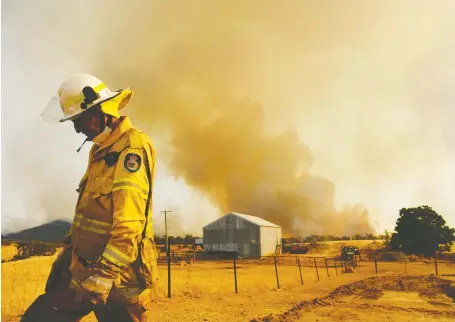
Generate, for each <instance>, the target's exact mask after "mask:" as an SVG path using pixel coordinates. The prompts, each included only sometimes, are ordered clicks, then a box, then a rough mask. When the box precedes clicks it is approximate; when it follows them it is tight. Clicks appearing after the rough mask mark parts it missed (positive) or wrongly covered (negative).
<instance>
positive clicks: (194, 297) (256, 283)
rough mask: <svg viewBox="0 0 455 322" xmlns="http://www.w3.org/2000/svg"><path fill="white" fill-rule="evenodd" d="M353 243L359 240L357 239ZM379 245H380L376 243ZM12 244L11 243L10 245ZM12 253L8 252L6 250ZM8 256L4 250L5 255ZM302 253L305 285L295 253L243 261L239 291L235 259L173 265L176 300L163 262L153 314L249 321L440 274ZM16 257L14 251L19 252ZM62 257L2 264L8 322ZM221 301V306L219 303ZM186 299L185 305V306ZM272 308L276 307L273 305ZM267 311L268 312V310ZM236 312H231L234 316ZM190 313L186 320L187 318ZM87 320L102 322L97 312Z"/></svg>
mask: <svg viewBox="0 0 455 322" xmlns="http://www.w3.org/2000/svg"><path fill="white" fill-rule="evenodd" d="M341 244H342V243H340V242H331V243H328V245H329V246H330V247H329V248H326V249H325V250H324V252H323V253H322V254H325V255H326V256H330V255H332V256H333V255H335V254H337V252H338V251H339V247H340V246H341ZM349 244H353V243H352V241H351V243H349ZM371 244H372V241H359V242H358V243H355V244H354V245H356V246H359V247H361V248H362V247H363V248H365V247H371ZM373 245H374V244H373ZM8 247H9V246H8ZM5 253H6V252H5ZM3 255H4V253H3V251H2V256H3ZM315 255H317V256H320V255H321V253H315V254H306V255H301V256H299V258H300V259H301V261H300V262H301V271H302V279H303V281H304V285H303V286H302V284H301V279H300V273H299V267H298V266H297V264H296V260H295V259H296V257H295V256H288V257H287V258H284V257H283V258H279V260H278V265H277V270H278V278H279V284H280V288H279V289H278V287H277V279H276V272H275V266H274V265H273V260H271V259H265V260H261V261H259V260H249V261H246V260H243V261H242V260H238V261H237V285H238V292H239V293H238V294H235V284H234V271H233V263H232V261H218V262H216V261H212V262H206V261H197V262H196V263H193V264H188V263H184V262H182V263H173V264H172V271H171V273H172V274H171V275H172V277H171V281H172V298H171V299H168V298H167V271H166V268H167V267H166V266H165V265H159V269H160V283H159V285H158V287H157V288H156V290H155V303H154V306H153V317H154V320H156V321H203V320H204V319H206V321H225V320H226V318H227V316H229V320H230V321H248V319H253V318H254V317H258V316H263V315H264V313H266V311H267V312H268V313H279V312H283V311H285V310H288V309H289V308H290V307H292V305H295V304H296V303H297V302H296V301H298V300H309V299H312V298H313V297H314V296H316V295H318V294H320V295H323V294H325V293H327V292H329V291H331V290H332V289H333V288H334V287H337V286H339V285H342V284H343V283H348V282H351V281H355V280H358V279H361V278H366V277H370V276H379V275H397V274H398V275H414V276H418V275H430V274H434V273H435V267H434V264H433V263H432V262H426V263H425V262H423V263H422V262H407V263H406V264H405V263H404V262H402V263H399V262H380V263H378V274H376V267H375V265H374V262H360V266H359V267H358V268H357V269H356V271H355V272H354V273H351V274H342V272H341V269H340V268H339V267H337V269H335V267H334V266H333V264H331V263H330V261H329V264H328V265H329V267H328V268H326V267H325V261H324V258H319V259H317V266H318V269H317V270H316V267H314V261H313V259H312V258H311V257H310V256H315ZM13 256H14V255H13ZM55 257H56V256H46V257H32V258H29V259H25V260H20V261H11V262H5V263H2V321H11V322H12V321H19V316H20V314H22V312H24V310H25V309H26V307H27V306H28V305H29V304H30V303H31V302H32V301H33V300H34V299H35V298H36V297H37V296H38V295H39V294H41V293H42V292H43V291H44V284H45V281H46V279H47V276H48V274H49V270H50V267H51V263H52V262H53V260H54V259H55ZM438 271H439V275H451V274H452V275H453V274H455V267H454V265H453V264H449V263H439V266H438ZM214 301H216V303H217V305H214V303H215V302H214ZM183 303H185V305H182V304H183ZM271 308H272V309H271ZM268 313H267V314H268ZM229 314H230V315H229ZM183 317H184V318H183ZM84 321H96V320H95V319H94V316H93V315H90V316H87V317H86V318H84Z"/></svg>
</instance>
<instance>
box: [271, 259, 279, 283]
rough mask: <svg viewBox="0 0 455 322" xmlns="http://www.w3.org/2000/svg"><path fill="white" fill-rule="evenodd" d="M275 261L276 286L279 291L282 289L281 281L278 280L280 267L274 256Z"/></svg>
mask: <svg viewBox="0 0 455 322" xmlns="http://www.w3.org/2000/svg"><path fill="white" fill-rule="evenodd" d="M273 261H274V262H275V275H276V285H277V286H278V289H279V288H280V280H279V278H278V267H277V266H276V256H273Z"/></svg>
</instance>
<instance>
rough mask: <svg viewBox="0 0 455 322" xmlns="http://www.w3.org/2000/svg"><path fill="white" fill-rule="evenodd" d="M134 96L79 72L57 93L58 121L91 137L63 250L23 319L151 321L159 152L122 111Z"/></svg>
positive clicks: (128, 91)
mask: <svg viewBox="0 0 455 322" xmlns="http://www.w3.org/2000/svg"><path fill="white" fill-rule="evenodd" d="M133 94H134V92H133V91H131V90H130V89H124V90H119V91H111V90H110V89H109V88H108V87H107V86H106V85H105V84H104V83H103V82H102V81H101V80H99V79H98V78H96V77H94V76H92V75H88V74H77V75H73V76H71V77H69V78H68V79H67V80H65V81H64V82H63V83H62V84H61V86H60V88H59V90H58V104H59V108H61V111H62V112H63V117H62V118H61V119H60V120H59V121H60V122H65V121H72V122H73V123H74V128H75V130H76V132H78V133H83V134H84V135H85V136H86V140H85V141H84V143H85V142H86V141H92V142H93V145H92V148H91V150H90V154H89V160H88V167H87V170H86V172H85V175H84V176H83V177H82V180H81V181H80V183H79V187H78V189H77V191H78V193H79V196H78V200H77V204H76V207H75V214H74V219H73V223H72V225H71V229H70V231H69V233H68V234H67V236H66V237H65V239H64V241H63V246H64V249H63V250H62V252H61V253H60V254H59V256H58V257H57V259H56V261H55V262H54V263H53V265H52V268H51V272H50V274H49V277H48V280H47V283H46V288H45V293H44V294H42V295H40V296H39V297H38V298H37V299H36V300H35V302H34V303H33V304H32V305H31V306H30V307H29V308H28V309H27V311H26V312H25V314H24V315H23V317H22V319H21V321H24V322H28V321H47V322H52V321H58V322H65V321H80V320H81V319H82V317H84V316H85V315H87V314H89V313H90V312H92V311H93V312H94V313H95V315H96V317H97V319H98V321H109V322H113V321H122V322H127V321H149V317H150V316H149V310H150V302H151V291H152V289H153V287H154V286H155V285H156V283H157V280H158V276H157V253H156V247H155V242H154V239H153V226H152V211H151V210H152V187H153V179H154V173H155V150H154V147H153V145H152V143H151V141H150V140H149V139H148V138H147V136H146V135H145V134H144V133H142V132H140V131H139V130H137V129H136V128H134V127H133V125H132V124H131V122H130V120H129V118H128V117H125V116H120V114H119V110H120V109H122V108H123V107H125V105H126V104H127V103H128V102H129V100H130V98H131V97H132V95H133Z"/></svg>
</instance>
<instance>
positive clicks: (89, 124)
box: [73, 107, 104, 139]
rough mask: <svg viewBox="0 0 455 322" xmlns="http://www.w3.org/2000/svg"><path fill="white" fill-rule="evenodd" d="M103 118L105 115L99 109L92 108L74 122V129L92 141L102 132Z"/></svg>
mask: <svg viewBox="0 0 455 322" xmlns="http://www.w3.org/2000/svg"><path fill="white" fill-rule="evenodd" d="M103 118H104V114H103V113H101V111H100V110H99V108H96V107H92V108H90V109H89V110H88V111H86V112H84V113H82V115H81V116H80V117H78V118H77V119H75V120H73V124H74V129H75V130H76V132H77V133H82V134H84V135H85V136H86V137H87V138H89V139H92V138H94V137H95V136H97V135H98V134H99V133H100V132H101V130H102V128H101V120H102V119H103Z"/></svg>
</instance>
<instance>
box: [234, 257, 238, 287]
mask: <svg viewBox="0 0 455 322" xmlns="http://www.w3.org/2000/svg"><path fill="white" fill-rule="evenodd" d="M236 259H237V252H234V283H235V293H236V294H237V293H238V289H237V265H236Z"/></svg>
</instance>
